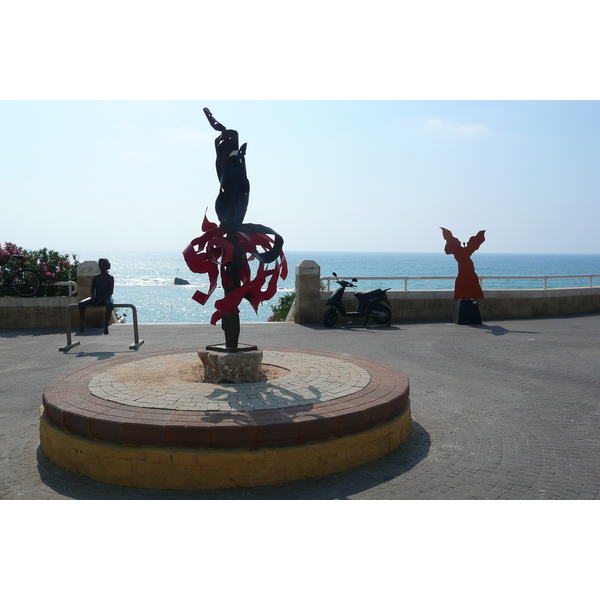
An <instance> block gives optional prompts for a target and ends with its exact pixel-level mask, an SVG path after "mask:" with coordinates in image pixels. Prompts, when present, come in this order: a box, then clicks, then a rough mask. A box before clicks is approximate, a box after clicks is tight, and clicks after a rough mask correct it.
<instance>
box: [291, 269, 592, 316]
mask: <svg viewBox="0 0 600 600" xmlns="http://www.w3.org/2000/svg"><path fill="white" fill-rule="evenodd" d="M304 262H310V263H311V264H309V265H307V266H308V267H309V273H308V274H307V275H308V276H305V274H304V272H303V264H304V263H300V264H299V265H298V267H296V299H298V298H300V302H297V301H296V300H295V301H294V305H293V307H292V309H291V310H290V315H289V316H288V319H289V320H291V321H294V322H295V323H304V324H310V323H320V322H321V319H322V317H323V313H324V312H325V309H326V305H325V303H326V301H327V299H328V298H329V296H330V295H331V293H332V292H324V291H319V290H318V289H316V288H315V281H320V272H319V273H317V269H318V265H317V264H316V263H314V262H313V261H304ZM319 271H320V269H319ZM387 294H388V299H389V301H390V304H391V305H392V322H398V321H445V320H447V321H450V320H451V318H452V310H453V307H454V292H453V291H452V290H430V291H428V290H415V291H403V290H390V291H389V292H388V293H387ZM484 296H485V298H484V299H483V300H479V301H478V303H479V311H480V313H481V318H482V319H483V320H485V319H517V318H523V317H551V316H561V315H577V314H585V313H592V312H600V287H578V288H553V289H545V290H543V289H542V290H540V289H537V290H522V289H519V290H484ZM344 300H345V305H346V306H347V309H348V310H352V309H353V308H354V306H355V305H356V300H355V299H354V297H353V295H352V293H351V292H346V293H345V294H344ZM338 319H339V322H342V323H343V322H345V321H352V320H354V321H356V319H352V318H349V319H344V317H342V316H341V315H340V316H339V317H338Z"/></svg>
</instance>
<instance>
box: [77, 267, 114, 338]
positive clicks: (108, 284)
mask: <svg viewBox="0 0 600 600" xmlns="http://www.w3.org/2000/svg"><path fill="white" fill-rule="evenodd" d="M98 267H99V268H100V274H99V275H94V277H93V278H92V286H91V288H90V297H89V298H86V299H85V300H82V301H81V302H79V331H81V332H83V331H84V329H85V327H84V323H85V309H86V308H87V307H88V306H102V305H105V306H106V314H105V317H104V334H105V335H108V322H109V321H110V315H111V314H112V311H113V308H114V300H113V298H112V295H113V290H114V288H115V278H114V277H113V276H112V275H109V273H108V270H109V269H110V262H108V259H106V258H101V259H100V260H98Z"/></svg>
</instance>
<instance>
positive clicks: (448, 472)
mask: <svg viewBox="0 0 600 600" xmlns="http://www.w3.org/2000/svg"><path fill="white" fill-rule="evenodd" d="M140 337H141V338H143V339H144V340H145V343H144V344H143V345H142V346H141V347H140V349H139V350H138V351H133V350H129V349H128V346H129V344H130V343H131V342H132V341H133V328H132V326H131V325H113V326H112V327H111V329H110V335H109V336H105V335H102V332H101V330H89V331H88V332H86V333H85V334H83V335H79V334H77V335H75V339H76V340H80V341H81V345H80V346H77V347H76V348H73V349H72V350H70V351H69V352H67V353H62V352H59V351H58V348H59V347H60V346H63V345H64V344H65V338H66V336H65V333H64V331H63V330H0V422H1V424H2V425H1V427H0V498H1V499H69V498H74V499H282V500H283V499H363V500H368V499H372V500H375V499H389V500H401V499H413V500H425V499H448V500H449V499H596V498H598V497H599V495H600V406H599V405H600V368H599V366H600V365H599V363H600V315H586V316H577V317H570V318H546V319H526V320H511V321H493V322H488V323H485V324H483V325H474V326H465V325H453V324H451V323H439V322H438V323H400V324H395V325H392V326H391V327H388V328H385V327H375V326H374V327H368V328H365V327H363V326H362V324H360V325H358V324H357V325H356V326H352V325H349V326H344V327H334V328H332V329H325V328H324V327H322V326H318V325H315V326H299V325H294V324H289V323H253V324H242V335H241V339H240V341H242V342H244V343H253V344H258V345H259V346H262V347H265V348H266V347H269V348H287V347H293V348H300V349H315V350H320V351H327V352H338V353H345V354H351V355H356V356H361V357H365V358H369V359H372V360H375V361H379V362H382V363H385V364H388V365H390V366H392V367H393V368H396V369H398V370H400V371H402V372H403V373H404V374H405V375H407V376H408V378H409V380H410V384H411V410H412V415H413V421H414V422H413V430H412V433H411V435H410V437H409V439H408V441H407V442H406V443H405V444H404V445H403V446H401V447H400V448H399V449H398V450H396V451H395V452H393V453H391V454H389V455H387V456H384V457H383V458H380V459H378V460H376V461H374V462H371V463H368V464H365V465H362V466H360V467H355V468H352V469H350V470H348V471H345V472H343V473H338V474H335V475H330V476H326V477H322V478H318V479H308V480H303V481H298V482H293V483H289V484H285V485H281V486H271V487H262V488H253V489H240V488H237V489H233V490H225V491H190V492H181V491H155V490H143V489H132V488H125V487H116V486H110V485H106V484H101V483H98V482H96V481H94V480H92V479H89V478H86V477H81V476H78V475H75V474H73V473H69V472H66V471H63V470H61V469H59V468H57V467H54V466H53V465H52V464H50V463H49V462H48V461H47V460H46V458H45V457H44V455H43V454H42V453H41V451H40V449H39V437H38V423H39V407H40V404H41V398H42V392H43V389H44V387H45V385H46V384H47V383H48V382H49V381H50V380H51V379H52V378H54V377H55V376H57V375H60V374H62V373H65V372H67V371H71V370H73V369H76V368H78V367H80V366H83V365H86V364H89V363H91V362H95V361H108V360H109V359H110V358H112V357H120V356H124V355H127V354H134V353H135V352H137V354H138V355H140V356H142V355H144V354H145V353H149V352H154V351H158V350H169V349H175V348H177V349H182V350H184V349H194V348H199V347H204V346H206V345H207V344H211V343H219V342H221V341H222V339H221V338H222V333H221V330H220V329H219V328H215V327H213V326H211V325H204V324H202V325H168V324H164V325H163V324H161V325H144V324H141V325H140Z"/></svg>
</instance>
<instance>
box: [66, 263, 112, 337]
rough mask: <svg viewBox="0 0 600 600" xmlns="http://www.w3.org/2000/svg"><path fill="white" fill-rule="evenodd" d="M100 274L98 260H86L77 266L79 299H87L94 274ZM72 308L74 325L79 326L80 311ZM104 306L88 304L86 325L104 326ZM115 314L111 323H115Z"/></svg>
mask: <svg viewBox="0 0 600 600" xmlns="http://www.w3.org/2000/svg"><path fill="white" fill-rule="evenodd" d="M99 274H100V268H99V267H98V262H97V261H95V260H86V261H84V262H82V263H81V264H80V265H79V266H78V267H77V301H78V302H79V301H80V300H85V299H86V298H89V297H90V288H91V287H92V279H93V277H94V275H99ZM70 310H71V322H72V324H73V327H79V312H78V311H77V310H75V309H74V308H73V309H70ZM105 312H106V309H105V308H104V307H94V306H88V308H86V309H85V324H86V327H104V314H105ZM115 322H116V319H115V315H114V311H113V315H112V317H111V319H110V324H112V323H115Z"/></svg>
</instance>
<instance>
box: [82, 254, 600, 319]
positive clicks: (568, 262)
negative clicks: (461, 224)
mask: <svg viewBox="0 0 600 600" xmlns="http://www.w3.org/2000/svg"><path fill="white" fill-rule="evenodd" d="M108 258H109V260H110V262H111V265H112V267H111V270H110V272H111V274H112V275H113V276H114V278H115V291H114V299H115V302H117V303H119V302H121V303H129V304H134V305H136V307H137V310H138V321H139V322H140V323H208V322H209V321H210V318H211V316H212V313H213V312H214V302H215V301H216V300H218V299H220V298H221V297H222V296H223V291H222V289H221V288H220V287H217V289H216V290H215V291H214V293H213V295H212V296H211V297H210V299H209V300H208V302H207V303H206V305H205V306H202V305H200V304H198V303H197V302H196V301H194V300H193V299H192V295H193V294H194V292H195V291H196V290H197V289H198V290H201V291H204V292H206V291H207V290H208V277H207V276H206V275H197V274H195V273H192V272H191V271H190V270H189V269H188V267H187V265H186V263H185V261H184V260H183V256H182V254H181V252H178V251H175V252H113V253H111V254H110V256H108ZM286 258H287V261H288V267H289V273H288V277H287V279H285V280H280V281H279V288H278V291H277V294H276V295H275V296H274V297H273V298H272V299H271V300H269V301H267V302H264V303H263V304H262V305H261V306H260V307H259V310H258V313H255V312H254V310H253V309H252V307H251V306H250V304H249V303H248V302H246V301H245V300H244V301H242V303H241V304H240V319H241V321H242V322H247V323H249V322H261V321H262V322H264V321H267V320H268V318H269V316H270V315H271V314H272V312H273V311H272V308H271V306H272V305H273V304H274V303H275V302H277V300H278V298H279V297H281V295H283V294H285V293H287V292H291V291H294V285H295V267H296V265H298V264H299V263H300V262H302V261H303V260H305V259H310V260H314V261H315V262H316V263H317V264H319V265H320V267H321V276H322V277H325V276H331V274H332V272H334V271H335V272H336V273H337V274H338V275H339V276H340V277H343V278H350V277H377V276H379V277H404V276H410V277H412V276H417V277H443V276H452V277H455V276H456V274H457V264H456V261H455V260H454V258H453V257H452V256H447V255H446V254H443V253H433V252H432V253H418V252H411V253H386V252H364V253H361V252H286ZM79 259H80V260H89V257H88V256H87V254H86V256H85V257H84V256H79ZM473 262H474V263H475V269H476V272H477V274H478V275H480V276H496V277H499V276H521V277H523V276H531V277H540V276H544V275H598V279H595V280H594V282H593V283H594V286H598V285H600V255H596V254H594V255H590V254H489V253H488V254H486V253H485V252H481V253H479V252H478V253H477V254H475V255H474V256H473ZM251 264H252V263H251ZM175 277H179V278H182V279H185V280H187V281H189V283H190V285H175V284H174V279H175ZM585 286H589V279H581V278H579V279H578V278H572V279H557V280H548V284H547V287H548V288H557V287H585ZM376 287H384V288H389V287H391V288H392V289H393V290H394V289H397V290H403V289H404V281H389V280H388V281H386V280H383V281H376V280H373V281H370V280H369V281H361V280H359V282H358V283H357V289H358V290H369V289H372V288H376ZM542 287H543V281H541V280H535V279H531V280H526V279H517V280H484V283H483V290H484V292H485V290H486V289H541V288H542ZM335 288H336V286H335V285H334V284H332V288H331V289H332V290H333V289H335ZM453 288H454V281H452V280H435V279H434V280H418V281H414V280H409V282H408V290H443V289H453ZM118 310H119V309H118ZM121 312H125V318H126V319H127V321H129V322H131V318H130V317H131V315H127V313H126V309H125V310H122V311H121Z"/></svg>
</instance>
